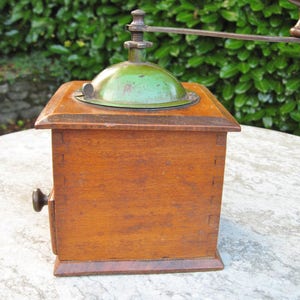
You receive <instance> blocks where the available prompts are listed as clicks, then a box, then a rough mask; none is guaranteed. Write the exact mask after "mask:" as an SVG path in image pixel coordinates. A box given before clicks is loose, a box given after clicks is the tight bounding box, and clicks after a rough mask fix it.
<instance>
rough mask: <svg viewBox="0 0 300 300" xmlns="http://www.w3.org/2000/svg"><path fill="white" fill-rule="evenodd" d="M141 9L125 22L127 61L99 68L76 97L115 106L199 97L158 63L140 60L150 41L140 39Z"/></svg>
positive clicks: (164, 105) (159, 104) (165, 104)
mask: <svg viewBox="0 0 300 300" xmlns="http://www.w3.org/2000/svg"><path fill="white" fill-rule="evenodd" d="M144 14H145V13H144V12H143V11H141V10H136V11H133V12H132V15H133V22H132V23H131V24H130V25H128V28H129V30H130V31H131V33H132V40H131V41H128V42H125V44H124V45H125V47H126V48H128V49H129V55H128V61H126V62H122V63H119V64H115V65H112V66H110V67H108V68H106V69H105V70H103V71H102V72H100V73H99V74H98V75H97V76H96V77H95V78H94V79H93V80H92V82H91V83H86V84H84V85H83V87H82V89H81V91H78V92H76V94H75V98H76V99H77V100H80V101H83V102H87V103H92V104H96V105H102V106H111V107H119V108H144V109H148V108H150V109H151V108H153V109H155V108H170V107H177V106H182V105H187V104H192V103H195V102H197V101H198V99H199V97H198V96H197V95H196V94H195V93H193V92H189V91H186V90H185V89H184V87H183V86H182V84H181V83H180V82H179V81H178V80H177V79H176V78H175V77H174V76H173V75H172V74H171V73H170V72H168V71H167V70H165V69H163V68H161V67H160V66H158V65H156V64H153V63H149V62H143V57H144V49H145V48H147V47H149V46H151V45H152V43H150V42H147V41H144V40H143V33H142V31H139V29H140V27H141V26H145V25H144V21H143V20H144Z"/></svg>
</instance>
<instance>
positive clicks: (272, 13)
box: [0, 0, 300, 135]
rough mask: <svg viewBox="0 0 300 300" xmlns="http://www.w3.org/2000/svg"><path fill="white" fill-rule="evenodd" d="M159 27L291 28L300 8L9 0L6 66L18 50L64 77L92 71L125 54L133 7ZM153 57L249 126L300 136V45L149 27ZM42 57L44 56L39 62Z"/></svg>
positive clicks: (187, 0) (272, 0) (254, 2)
mask: <svg viewBox="0 0 300 300" xmlns="http://www.w3.org/2000/svg"><path fill="white" fill-rule="evenodd" d="M136 8H141V9H143V10H145V11H146V13H147V16H146V23H147V24H148V25H155V26H174V27H189V28H199V29H207V30H218V31H222V30H223V31H228V32H237V33H251V34H260V35H281V36H288V35H289V29H290V27H292V26H293V25H295V23H296V20H297V19H298V16H299V12H298V9H297V7H296V6H295V5H293V4H291V3H289V2H288V1H287V0H264V1H263V0H248V1H246V0H224V1H217V0H216V1H212V0H205V1H192V0H177V1H171V0H162V1H159V2H157V3H156V2H153V1H149V0H144V1H134V0H129V1H122V0H110V1H108V0H101V1H100V0H97V1H96V0H2V1H1V2H0V10H1V13H0V53H1V57H2V60H1V62H0V63H1V64H4V63H5V61H6V60H7V59H9V58H11V57H13V56H16V55H17V56H19V55H25V56H28V57H31V55H33V56H34V57H37V54H36V53H39V54H41V55H42V56H43V57H47V59H48V61H49V64H50V66H49V68H48V69H47V72H49V74H50V75H54V76H59V77H60V80H61V82H63V81H67V80H71V79H92V78H93V77H94V76H95V75H96V74H97V73H99V72H100V71H101V70H102V69H103V68H105V67H107V66H108V65H111V64H114V63H117V62H120V61H124V60H126V59H127V53H126V50H125V49H123V42H124V41H126V40H128V39H130V34H129V33H128V32H126V31H125V30H124V27H125V24H127V23H130V22H131V15H130V11H131V10H133V9H136ZM145 39H147V40H150V41H152V42H154V46H153V47H152V48H150V49H149V50H148V54H147V58H148V60H149V61H152V62H154V63H158V64H159V65H161V66H162V67H165V68H167V69H168V70H170V71H171V72H172V73H173V74H174V75H175V76H176V77H177V78H178V79H179V80H180V81H193V82H199V83H202V84H204V85H206V86H207V87H209V89H210V90H211V91H212V92H213V93H214V94H215V95H216V96H217V97H218V99H219V100H220V101H221V102H222V103H223V104H224V105H225V106H226V107H227V108H228V109H229V110H230V111H231V113H232V114H233V115H234V116H235V117H236V119H237V120H238V121H239V122H240V123H242V124H250V125H255V126H260V127H266V128H272V129H276V130H280V131H284V132H290V133H294V134H297V135H300V76H299V70H300V45H299V44H283V43H263V42H249V41H247V42H246V41H238V40H231V39H227V40H223V39H214V38H206V37H196V36H182V35H174V34H173V35H166V34H162V33H158V34H156V33H155V34H153V33H152V34H147V35H146V36H145ZM33 61H35V62H36V63H37V64H38V60H36V59H35V60H34V59H33Z"/></svg>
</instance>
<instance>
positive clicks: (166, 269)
mask: <svg viewBox="0 0 300 300" xmlns="http://www.w3.org/2000/svg"><path fill="white" fill-rule="evenodd" d="M223 268H224V265H223V262H222V260H221V258H220V256H219V253H218V251H217V252H216V253H215V255H214V256H213V257H204V258H198V259H197V258H196V259H161V260H134V261H60V260H59V259H58V258H57V259H56V262H55V267H54V274H55V275H56V276H80V275H93V274H148V273H173V272H196V271H216V270H222V269H223Z"/></svg>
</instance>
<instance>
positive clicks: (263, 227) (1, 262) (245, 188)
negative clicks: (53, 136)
mask: <svg viewBox="0 0 300 300" xmlns="http://www.w3.org/2000/svg"><path fill="white" fill-rule="evenodd" d="M37 187H39V188H41V190H42V191H43V192H45V193H48V192H50V190H51V187H52V170H51V144H50V131H48V130H40V131H38V130H33V129H32V130H27V131H23V132H18V133H13V134H8V135H4V136H1V137H0V299H22V300H23V299H30V300H33V299H72V300H75V299H143V300H147V299H149V300H150V299H151V300H152V299H173V300H180V299H214V300H215V299H300V138H299V137H296V136H292V135H288V134H284V133H279V132H275V131H271V130H266V129H259V128H254V127H247V126H242V132H241V133H230V134H229V137H228V148H227V160H226V172H225V183H224V191H223V205H222V214H221V224H220V234H219V251H220V254H221V256H222V258H223V262H224V264H225V269H224V270H223V271H218V272H204V273H182V274H180V273H178V274H163V275H114V276H85V277H66V278H56V277H54V276H53V275H52V272H53V263H54V259H55V257H54V255H53V254H52V251H51V244H50V233H49V224H48V212H47V209H44V210H43V211H42V212H41V213H39V214H37V213H35V212H34V211H33V209H32V204H31V193H32V190H33V189H35V188H37Z"/></svg>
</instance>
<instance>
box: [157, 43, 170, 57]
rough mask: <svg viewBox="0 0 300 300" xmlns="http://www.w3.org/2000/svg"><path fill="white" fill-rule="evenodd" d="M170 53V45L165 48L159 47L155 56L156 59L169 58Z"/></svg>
mask: <svg viewBox="0 0 300 300" xmlns="http://www.w3.org/2000/svg"><path fill="white" fill-rule="evenodd" d="M169 51H170V47H169V45H165V46H162V47H159V48H158V49H157V50H156V51H155V52H154V55H155V57H156V58H158V59H160V58H163V57H167V56H169Z"/></svg>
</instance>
